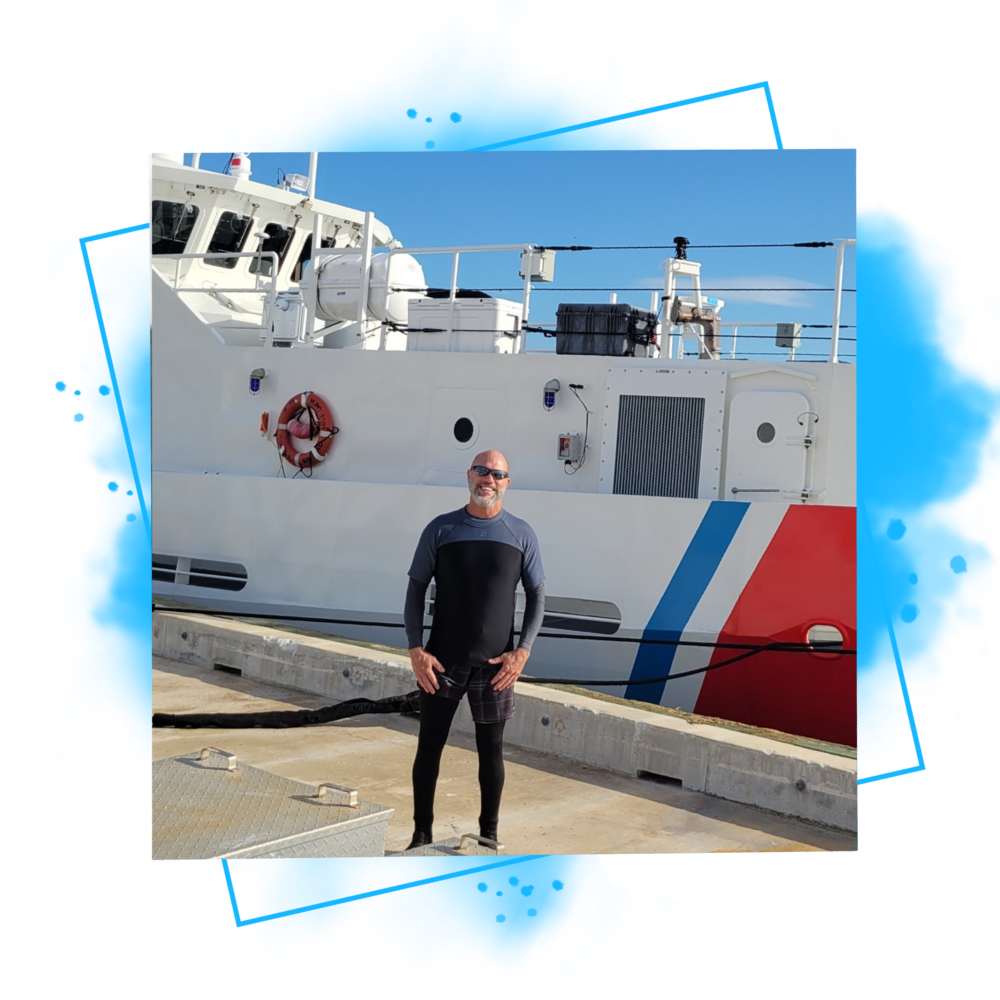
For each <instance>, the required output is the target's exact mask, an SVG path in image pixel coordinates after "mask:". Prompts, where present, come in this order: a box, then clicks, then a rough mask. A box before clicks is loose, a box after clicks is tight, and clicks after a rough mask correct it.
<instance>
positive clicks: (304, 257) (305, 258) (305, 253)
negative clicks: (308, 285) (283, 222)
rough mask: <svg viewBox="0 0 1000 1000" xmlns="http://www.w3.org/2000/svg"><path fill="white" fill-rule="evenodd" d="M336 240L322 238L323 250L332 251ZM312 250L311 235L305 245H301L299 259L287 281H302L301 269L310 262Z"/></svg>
mask: <svg viewBox="0 0 1000 1000" xmlns="http://www.w3.org/2000/svg"><path fill="white" fill-rule="evenodd" d="M336 242H337V241H336V239H334V237H332V236H324V237H323V242H322V247H323V249H324V250H328V249H333V247H334V246H335V244H336ZM312 249H313V238H312V233H310V234H309V235H308V236H307V237H306V241H305V243H303V244H302V252H301V253H300V254H299V259H298V260H297V261H296V262H295V267H293V268H292V275H291V277H290V278H289V279H288V280H289V281H293V282H299V281H301V280H302V269H303V268H304V267H305V266H306V264H308V263H309V261H310V260H312Z"/></svg>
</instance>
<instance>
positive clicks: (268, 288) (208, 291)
mask: <svg viewBox="0 0 1000 1000" xmlns="http://www.w3.org/2000/svg"><path fill="white" fill-rule="evenodd" d="M234 257H236V258H242V257H253V258H255V259H258V260H263V259H264V258H265V257H270V258H271V276H270V281H269V282H268V284H267V285H262V284H261V275H260V272H259V271H258V272H257V273H256V274H255V275H254V285H253V287H252V288H247V287H246V286H239V287H227V286H223V287H220V286H218V285H211V286H210V287H208V288H206V287H205V286H204V284H202V285H201V286H197V285H186V286H185V285H178V282H179V281H180V267H181V261H182V260H209V259H216V258H221V259H223V260H230V259H232V258H234ZM158 260H172V261H175V263H176V266H175V267H174V278H173V282H174V283H173V290H174V291H175V292H178V293H180V292H201V293H202V294H205V295H222V294H226V295H246V294H248V293H252V294H256V295H260V294H263V296H264V302H263V305H264V311H265V312H266V310H267V307H268V305H269V304H270V305H272V306H273V304H274V298H275V295H276V293H277V290H278V268H279V266H280V261H279V260H278V255H277V253H276V252H275V251H274V250H240V251H235V252H233V253H224V252H221V251H220V252H217V253H159V254H156V255H155V256H154V257H153V261H154V262H155V261H158ZM261 325H262V326H263V320H262V321H261Z"/></svg>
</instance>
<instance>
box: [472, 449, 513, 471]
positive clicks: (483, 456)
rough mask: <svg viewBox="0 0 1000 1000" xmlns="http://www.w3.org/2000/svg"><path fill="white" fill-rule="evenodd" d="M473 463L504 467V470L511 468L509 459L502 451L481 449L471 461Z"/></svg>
mask: <svg viewBox="0 0 1000 1000" xmlns="http://www.w3.org/2000/svg"><path fill="white" fill-rule="evenodd" d="M470 464H471V465H485V466H486V468H487V469H503V470H504V472H508V471H509V470H510V466H509V465H508V464H507V459H506V458H504V456H503V452H500V451H481V452H480V453H479V454H478V455H476V457H475V458H474V459H473V460H472V462H471V463H470Z"/></svg>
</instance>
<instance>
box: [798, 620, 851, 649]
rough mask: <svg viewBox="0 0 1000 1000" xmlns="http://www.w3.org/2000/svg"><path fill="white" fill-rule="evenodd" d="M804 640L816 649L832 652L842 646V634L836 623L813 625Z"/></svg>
mask: <svg viewBox="0 0 1000 1000" xmlns="http://www.w3.org/2000/svg"><path fill="white" fill-rule="evenodd" d="M806 642H808V643H809V644H810V645H811V646H815V647H816V648H817V649H818V650H825V651H826V652H833V651H834V650H838V649H842V648H843V646H844V636H843V633H842V632H841V631H840V629H839V628H837V626H836V625H813V627H812V628H811V629H809V631H808V632H807V633H806Z"/></svg>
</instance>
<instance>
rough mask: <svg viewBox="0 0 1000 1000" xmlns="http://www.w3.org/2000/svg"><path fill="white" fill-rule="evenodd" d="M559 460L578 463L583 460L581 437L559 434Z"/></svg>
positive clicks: (580, 435)
mask: <svg viewBox="0 0 1000 1000" xmlns="http://www.w3.org/2000/svg"><path fill="white" fill-rule="evenodd" d="M559 458H561V459H562V460H563V461H564V462H580V461H582V460H583V435H582V434H560V435H559Z"/></svg>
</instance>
